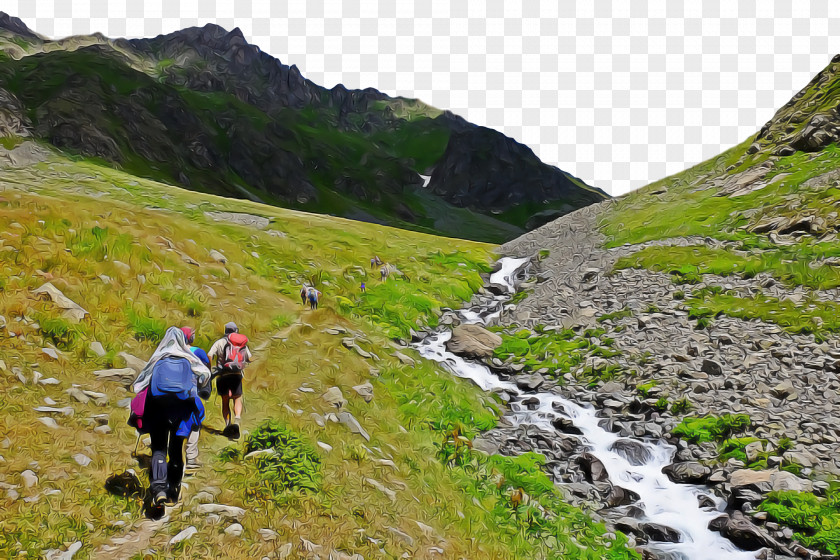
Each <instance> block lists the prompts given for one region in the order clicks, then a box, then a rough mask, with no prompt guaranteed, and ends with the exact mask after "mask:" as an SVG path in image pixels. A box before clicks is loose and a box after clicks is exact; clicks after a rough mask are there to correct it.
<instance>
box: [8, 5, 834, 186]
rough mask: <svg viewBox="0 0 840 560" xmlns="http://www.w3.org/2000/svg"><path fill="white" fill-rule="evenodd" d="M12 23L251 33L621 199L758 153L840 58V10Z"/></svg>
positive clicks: (396, 9) (396, 11)
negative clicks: (725, 154) (479, 130)
mask: <svg viewBox="0 0 840 560" xmlns="http://www.w3.org/2000/svg"><path fill="white" fill-rule="evenodd" d="M757 6H760V13H759V12H758V10H759V8H758V7H757ZM0 10H3V11H6V12H7V13H9V14H11V15H15V16H17V17H20V18H21V19H23V20H24V22H25V23H26V24H27V25H28V26H29V27H30V28H32V29H33V30H35V31H36V32H38V33H41V34H43V35H46V36H49V37H54V38H57V37H63V36H67V35H73V34H87V33H91V32H94V31H99V32H101V33H103V34H105V35H107V36H109V37H120V36H125V37H142V36H154V35H157V34H159V33H168V32H171V31H174V30H177V29H180V28H183V27H187V26H192V25H203V24H205V23H209V22H213V23H217V24H219V25H221V26H223V27H226V28H228V29H232V28H233V27H239V28H240V29H242V32H243V33H244V35H245V37H246V38H247V39H248V40H249V42H251V43H253V44H256V45H258V46H259V47H260V48H261V49H262V50H264V51H266V52H268V53H270V54H272V55H274V56H275V57H277V58H279V59H280V60H281V61H282V62H283V63H285V64H295V65H297V66H298V67H299V68H300V69H301V71H302V72H303V74H304V76H306V77H307V78H309V79H311V80H313V81H314V82H316V83H318V84H321V85H324V86H326V87H332V86H333V85H335V84H337V83H339V82H341V83H343V84H344V85H346V86H347V87H349V88H364V87H375V88H377V89H379V90H381V91H383V92H385V93H387V94H390V95H402V96H406V97H417V98H420V99H422V100H424V101H426V102H427V103H430V104H431V105H434V106H436V107H439V108H442V109H449V110H451V111H453V112H455V113H457V114H459V115H462V116H463V117H465V118H466V119H467V120H469V121H471V122H474V123H476V124H480V125H484V126H489V127H491V128H495V129H497V130H500V131H501V132H504V133H505V134H507V135H509V136H511V137H513V138H515V139H517V140H518V141H520V142H523V143H525V144H527V145H528V146H530V147H531V148H532V149H533V150H534V151H535V152H536V153H537V155H538V156H540V158H541V159H542V160H543V161H545V162H546V163H549V164H552V165H557V166H558V167H560V168H561V169H564V170H566V171H569V172H570V173H572V174H574V175H577V176H579V177H580V178H581V179H583V180H585V181H586V182H588V183H590V184H592V185H595V186H597V187H600V188H602V189H604V190H605V191H607V192H609V193H611V194H614V195H617V194H621V193H624V192H627V191H628V190H631V189H634V188H638V187H641V186H643V185H645V184H647V183H649V182H651V181H653V180H656V179H658V178H661V177H663V176H665V175H668V174H671V173H675V172H678V171H680V170H682V169H684V168H686V167H688V166H690V165H692V164H694V163H697V162H700V161H702V160H704V159H706V158H709V157H712V156H714V155H717V154H718V153H720V152H721V151H723V150H724V149H726V148H728V147H730V146H732V145H734V144H736V143H738V142H740V141H742V140H744V139H745V138H747V137H748V136H750V135H751V134H753V133H755V132H756V131H757V130H758V129H759V128H760V127H761V126H762V125H763V124H764V123H765V122H766V121H767V120H768V119H770V118H771V117H772V115H773V113H774V111H775V110H776V109H777V108H778V107H780V106H781V105H783V104H784V103H786V102H787V101H788V100H789V99H790V98H791V97H792V96H793V95H794V94H795V93H796V92H797V91H798V90H799V89H801V88H802V87H804V86H805V84H806V83H807V82H808V81H809V80H810V79H811V78H812V77H813V75H814V74H816V73H817V72H819V71H820V70H822V69H823V68H824V67H825V66H826V65H827V64H828V63H829V61H830V60H831V57H832V56H833V55H834V54H836V53H840V34H837V33H836V30H837V29H840V2H839V1H837V0H812V1H808V2H806V1H797V2H792V1H786V0H762V1H761V2H752V1H747V0H704V1H703V2H701V1H700V0H694V1H691V2H680V1H679V0H651V1H649V2H631V1H629V0H615V1H611V0H522V1H520V2H516V1H512V0H504V1H503V0H488V1H487V2H481V1H477V0H476V1H470V2H467V1H460V0H454V1H452V2H447V1H440V0H420V1H417V2H415V1H410V0H345V1H343V2H340V1H338V0H330V1H305V0H297V1H291V2H284V1H276V0H274V1H268V0H237V1H236V2H233V1H231V0H227V1H223V0H215V1H212V0H210V1H205V0H182V1H179V0H135V1H131V2H124V1H118V0H110V1H109V0H90V1H79V0H56V1H44V0H0Z"/></svg>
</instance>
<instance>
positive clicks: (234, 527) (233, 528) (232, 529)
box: [225, 523, 243, 537]
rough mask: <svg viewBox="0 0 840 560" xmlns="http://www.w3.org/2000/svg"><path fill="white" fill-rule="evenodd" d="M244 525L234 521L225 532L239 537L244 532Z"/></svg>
mask: <svg viewBox="0 0 840 560" xmlns="http://www.w3.org/2000/svg"><path fill="white" fill-rule="evenodd" d="M242 530H243V528H242V525H240V524H239V523H232V524H231V525H228V526H227V527H226V528H225V534H226V535H230V536H231V537H238V536H240V535H241V534H242Z"/></svg>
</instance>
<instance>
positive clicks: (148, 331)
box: [125, 307, 166, 344]
mask: <svg viewBox="0 0 840 560" xmlns="http://www.w3.org/2000/svg"><path fill="white" fill-rule="evenodd" d="M125 318H126V320H127V321H128V326H129V328H130V329H131V330H132V331H134V338H136V339H137V340H148V341H150V342H153V343H155V344H157V343H158V342H160V341H161V340H163V335H164V334H166V321H164V320H163V319H158V318H156V317H152V316H151V310H150V309H149V308H148V307H147V308H146V309H145V311H141V312H138V311H137V310H135V309H134V308H133V307H130V308H128V309H127V310H126V312H125Z"/></svg>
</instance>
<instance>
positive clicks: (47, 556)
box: [44, 541, 82, 560]
mask: <svg viewBox="0 0 840 560" xmlns="http://www.w3.org/2000/svg"><path fill="white" fill-rule="evenodd" d="M81 549H82V541H76V542H74V543H73V544H71V545H70V546H68V547H67V550H63V551H62V550H59V549H57V548H51V549H49V550H45V551H44V560H72V558H73V556H75V555H76V553H77V552H79V551H80V550H81Z"/></svg>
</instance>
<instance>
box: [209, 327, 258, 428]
mask: <svg viewBox="0 0 840 560" xmlns="http://www.w3.org/2000/svg"><path fill="white" fill-rule="evenodd" d="M247 344H248V338H247V337H246V336H245V335H242V334H239V328H238V327H237V326H236V323H228V324H226V325H225V336H223V337H222V338H220V339H219V340H217V341H216V342H215V343H213V346H211V347H210V353H209V357H210V359H212V358H214V357H215V358H216V370H215V371H214V372H213V375H214V376H215V377H216V378H217V379H216V392H217V393H219V396H221V397H222V417H223V418H224V419H225V429H224V432H223V433H224V434H225V435H226V436H228V437H230V438H231V439H237V438H239V422H240V421H241V417H242V377H243V374H244V371H245V365H246V364H247V363H248V362H250V361H251V351H250V350H248V346H247ZM231 399H233V417H234V418H233V421H232V422H231V418H230V401H231Z"/></svg>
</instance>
